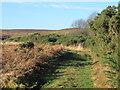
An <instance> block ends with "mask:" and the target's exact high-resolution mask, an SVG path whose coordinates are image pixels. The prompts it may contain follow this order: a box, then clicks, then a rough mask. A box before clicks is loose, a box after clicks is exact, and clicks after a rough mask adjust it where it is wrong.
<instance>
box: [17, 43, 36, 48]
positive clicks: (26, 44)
mask: <svg viewBox="0 0 120 90" xmlns="http://www.w3.org/2000/svg"><path fill="white" fill-rule="evenodd" d="M19 46H20V47H21V48H29V49H31V48H34V43H33V42H26V43H22V44H19Z"/></svg>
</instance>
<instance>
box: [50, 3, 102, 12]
mask: <svg viewBox="0 0 120 90" xmlns="http://www.w3.org/2000/svg"><path fill="white" fill-rule="evenodd" d="M49 7H53V8H65V9H83V10H97V11H101V10H102V9H100V8H89V7H80V6H69V5H57V4H54V5H49Z"/></svg>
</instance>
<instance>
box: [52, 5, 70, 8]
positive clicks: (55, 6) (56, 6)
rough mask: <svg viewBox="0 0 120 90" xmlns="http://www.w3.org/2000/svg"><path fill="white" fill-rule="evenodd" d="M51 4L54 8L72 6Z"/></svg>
mask: <svg viewBox="0 0 120 90" xmlns="http://www.w3.org/2000/svg"><path fill="white" fill-rule="evenodd" d="M50 6H51V7H54V8H71V7H70V6H67V5H50Z"/></svg>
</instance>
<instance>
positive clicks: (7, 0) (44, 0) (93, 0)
mask: <svg viewBox="0 0 120 90" xmlns="http://www.w3.org/2000/svg"><path fill="white" fill-rule="evenodd" d="M0 1H2V2H119V0H0Z"/></svg>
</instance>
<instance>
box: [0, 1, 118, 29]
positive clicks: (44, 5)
mask: <svg viewBox="0 0 120 90" xmlns="http://www.w3.org/2000/svg"><path fill="white" fill-rule="evenodd" d="M109 5H111V6H113V5H115V6H116V5H117V2H66V3H65V2H29V3H28V2H3V3H2V26H0V28H3V29H51V30H52V29H55V30H56V29H63V28H70V27H71V24H72V22H73V21H74V20H77V19H81V18H82V19H85V20H86V19H87V18H88V17H89V15H90V14H91V13H92V12H94V11H97V12H101V10H102V9H105V8H106V7H107V6H109Z"/></svg>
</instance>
